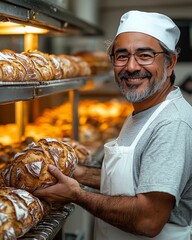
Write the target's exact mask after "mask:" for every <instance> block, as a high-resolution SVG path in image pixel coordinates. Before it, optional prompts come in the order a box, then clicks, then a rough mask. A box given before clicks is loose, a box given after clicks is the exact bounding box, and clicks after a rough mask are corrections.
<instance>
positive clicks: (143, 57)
mask: <svg viewBox="0 0 192 240" xmlns="http://www.w3.org/2000/svg"><path fill="white" fill-rule="evenodd" d="M160 53H164V54H166V52H154V51H137V52H135V53H133V54H131V53H128V52H117V53H115V54H111V55H110V58H111V62H112V64H113V66H114V67H124V66H125V65H127V63H128V61H129V59H130V58H131V56H132V55H133V56H134V58H135V61H136V62H137V63H138V64H139V65H142V66H144V65H150V64H152V63H153V62H154V60H155V57H156V56H157V55H158V54H160Z"/></svg>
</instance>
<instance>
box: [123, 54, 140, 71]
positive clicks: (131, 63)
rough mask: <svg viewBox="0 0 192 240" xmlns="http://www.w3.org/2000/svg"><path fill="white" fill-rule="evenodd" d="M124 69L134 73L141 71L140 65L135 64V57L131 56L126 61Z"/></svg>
mask: <svg viewBox="0 0 192 240" xmlns="http://www.w3.org/2000/svg"><path fill="white" fill-rule="evenodd" d="M125 68H126V70H127V71H128V72H135V71H138V70H140V69H141V65H140V64H139V63H138V62H137V60H136V59H135V56H134V55H133V54H131V55H130V57H129V58H128V60H127V63H126V65H125Z"/></svg>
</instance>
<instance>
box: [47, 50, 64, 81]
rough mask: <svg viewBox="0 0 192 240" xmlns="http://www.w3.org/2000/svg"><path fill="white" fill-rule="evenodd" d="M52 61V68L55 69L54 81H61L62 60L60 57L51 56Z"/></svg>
mask: <svg viewBox="0 0 192 240" xmlns="http://www.w3.org/2000/svg"><path fill="white" fill-rule="evenodd" d="M49 58H50V61H51V63H52V66H53V68H54V76H53V79H55V80H56V79H61V78H62V69H61V64H60V59H59V57H58V56H56V55H54V54H50V55H49Z"/></svg>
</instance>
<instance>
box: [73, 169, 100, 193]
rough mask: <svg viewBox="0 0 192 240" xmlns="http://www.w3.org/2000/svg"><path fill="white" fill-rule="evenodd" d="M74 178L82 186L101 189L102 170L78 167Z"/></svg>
mask: <svg viewBox="0 0 192 240" xmlns="http://www.w3.org/2000/svg"><path fill="white" fill-rule="evenodd" d="M73 177H74V178H75V179H76V180H77V181H78V182H79V183H81V184H82V185H85V186H88V187H92V188H95V189H100V181H101V169H100V168H96V167H89V166H79V165H77V166H76V169H75V171H74V173H73Z"/></svg>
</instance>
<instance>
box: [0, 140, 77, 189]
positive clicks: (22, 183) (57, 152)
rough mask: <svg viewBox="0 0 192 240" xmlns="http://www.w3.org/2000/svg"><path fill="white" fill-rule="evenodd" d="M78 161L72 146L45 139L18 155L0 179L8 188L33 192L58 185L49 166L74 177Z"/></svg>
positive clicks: (30, 145)
mask: <svg viewBox="0 0 192 240" xmlns="http://www.w3.org/2000/svg"><path fill="white" fill-rule="evenodd" d="M77 161H78V160H77V157H76V154H75V151H74V149H73V148H72V147H71V146H70V145H68V144H67V143H64V142H62V141H58V140H56V139H53V138H43V139H40V140H39V141H38V142H37V143H35V142H33V143H31V144H29V145H28V147H27V148H25V149H24V150H23V151H21V152H20V153H17V154H16V155H15V156H14V159H13V161H12V162H11V163H10V164H9V165H8V166H7V167H5V168H4V169H3V170H2V172H1V176H2V178H3V180H4V183H5V185H6V186H8V187H15V188H21V189H24V190H27V191H28V192H33V191H34V190H36V189H38V188H44V187H47V186H50V185H53V184H54V183H56V179H55V178H54V177H53V176H52V175H51V174H50V173H49V171H48V166H49V165H50V164H51V165H55V166H56V167H58V168H59V169H60V170H61V171H62V173H64V174H65V175H68V176H71V175H72V173H73V171H74V169H75V167H76V164H77Z"/></svg>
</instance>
